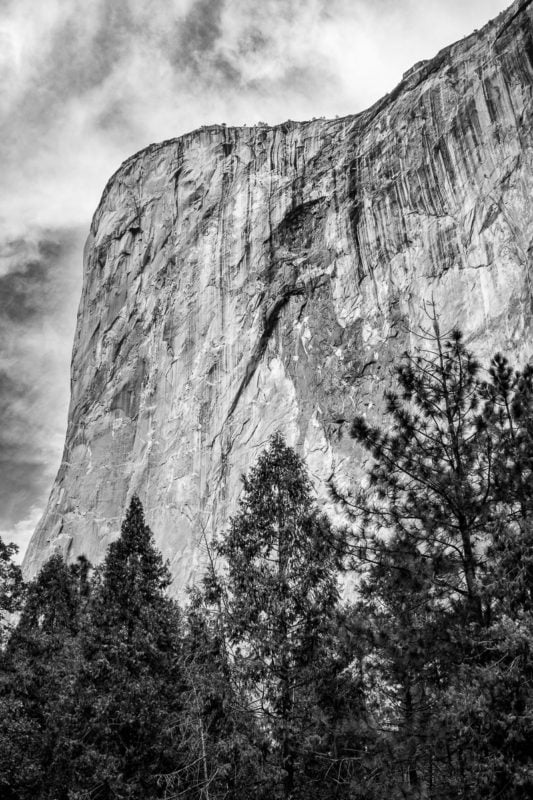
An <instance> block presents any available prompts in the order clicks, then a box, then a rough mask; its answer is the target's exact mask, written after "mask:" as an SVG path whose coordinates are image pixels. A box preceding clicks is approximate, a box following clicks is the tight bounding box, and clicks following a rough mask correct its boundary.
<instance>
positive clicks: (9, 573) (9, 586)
mask: <svg viewBox="0 0 533 800" xmlns="http://www.w3.org/2000/svg"><path fill="white" fill-rule="evenodd" d="M17 552H18V547H17V546H16V545H15V544H5V543H4V542H3V540H2V538H1V537H0V653H1V651H2V648H3V647H4V645H5V642H6V640H7V638H8V636H9V632H10V629H11V625H10V615H11V614H13V613H15V612H16V611H18V610H19V608H20V605H21V602H22V593H23V581H22V573H21V571H20V567H19V566H18V564H15V563H14V561H13V557H14V556H15V555H16V553H17Z"/></svg>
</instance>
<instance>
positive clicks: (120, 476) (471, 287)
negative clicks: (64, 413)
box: [25, 0, 533, 590]
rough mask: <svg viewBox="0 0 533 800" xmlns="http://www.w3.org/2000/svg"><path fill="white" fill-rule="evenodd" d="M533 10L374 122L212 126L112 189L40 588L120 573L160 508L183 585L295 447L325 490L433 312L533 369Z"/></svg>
mask: <svg viewBox="0 0 533 800" xmlns="http://www.w3.org/2000/svg"><path fill="white" fill-rule="evenodd" d="M532 89H533V4H532V2H531V0H529V2H523V1H522V2H517V3H515V4H514V5H512V6H511V7H510V8H509V9H508V10H507V11H506V12H505V13H504V14H502V15H500V17H498V18H497V19H496V20H493V21H492V22H491V23H489V24H488V25H487V26H486V27H485V28H484V29H483V30H482V31H479V32H475V33H474V34H472V35H471V36H470V37H468V38H466V39H464V40H463V41H461V42H458V43H456V44H454V45H452V46H451V47H449V48H447V49H445V50H443V51H442V52H440V53H439V54H438V55H437V56H436V57H435V58H434V59H432V60H430V61H427V62H422V63H419V64H417V65H416V66H415V67H414V68H413V69H412V70H410V71H409V72H408V73H406V74H405V75H404V77H403V80H402V81H401V83H400V84H399V85H398V87H397V88H396V89H395V90H394V91H393V92H392V93H391V94H390V95H388V96H386V97H385V98H383V99H382V100H381V101H379V102H378V103H377V104H376V105H375V106H374V107H372V108H371V109H369V110H368V111H366V112H364V113H361V114H358V115H356V116H351V117H346V118H343V119H335V120H320V119H319V120H313V121H312V122H304V123H296V122H287V123H285V124H283V125H280V126H277V127H268V126H258V127H255V128H229V127H225V126H211V127H206V128H202V129H201V130H197V131H194V132H193V133H190V134H188V135H186V136H182V137H180V138H178V139H174V140H171V141H167V142H163V143H162V144H157V145H152V146H150V147H148V148H146V149H145V150H143V151H142V152H140V153H138V154H136V155H135V156H133V157H132V158H130V159H128V160H127V161H126V162H125V163H124V164H123V165H122V166H121V167H120V169H119V170H118V172H117V173H116V174H115V175H114V176H113V177H112V178H111V180H110V181H109V183H108V185H107V187H106V189H105V191H104V194H103V197H102V200H101V203H100V205H99V207H98V210H97V211H96V214H95V216H94V219H93V222H92V226H91V230H90V235H89V238H88V240H87V245H86V249H85V262H84V285H83V293H82V298H81V304H80V309H79V316H78V325H77V332H76V336H75V342H74V351H73V359H72V397H71V405H70V413H69V422H68V432H67V438H66V444H65V450H64V456H63V461H62V464H61V467H60V469H59V473H58V475H57V479H56V481H55V484H54V486H53V489H52V492H51V496H50V500H49V503H48V507H47V509H46V511H45V514H44V516H43V519H42V520H41V522H40V524H39V526H38V528H37V530H36V532H35V534H34V537H33V540H32V542H31V545H30V548H29V550H28V553H27V556H26V561H25V569H26V573H27V574H30V575H31V574H34V573H35V571H36V570H37V569H38V568H39V567H40V565H41V564H42V563H43V561H44V560H45V559H46V558H47V557H48V556H49V555H50V553H51V552H52V551H53V550H54V549H57V548H59V549H60V550H61V551H62V552H63V553H65V554H66V555H68V557H69V558H75V557H76V556H77V555H79V554H80V553H85V554H86V555H87V556H88V557H89V558H90V559H91V560H93V561H98V560H99V559H100V558H101V557H102V556H103V554H104V552H105V548H106V546H107V545H108V544H109V542H110V541H111V540H112V539H113V538H114V537H115V536H116V534H117V531H118V527H119V522H120V518H121V516H122V513H123V510H124V506H125V504H126V502H127V499H128V497H129V495H130V494H131V493H132V492H137V493H138V494H139V495H140V497H141V499H142V501H143V503H144V504H145V509H146V513H147V518H148V521H149V523H150V524H151V526H152V527H153V530H154V532H155V534H156V540H157V542H158V544H159V546H160V547H161V549H162V551H163V554H164V556H165V557H166V558H168V559H169V560H170V564H171V569H172V571H173V573H174V575H175V576H176V581H175V586H176V589H177V590H179V589H180V587H183V585H184V584H185V583H186V582H187V581H188V580H189V579H190V578H191V576H192V575H194V573H195V571H196V570H197V569H198V566H199V562H200V561H201V558H202V547H201V537H202V535H203V534H204V533H205V534H207V535H208V536H209V535H210V534H211V532H212V531H213V530H214V529H215V528H216V527H220V526H223V525H224V524H225V522H226V521H227V518H228V515H229V514H230V513H231V511H232V510H233V509H234V507H235V503H236V500H237V497H238V494H239V491H240V475H241V473H242V472H243V471H245V470H246V469H247V468H248V466H249V465H250V463H251V462H253V461H254V460H255V457H256V456H257V454H258V452H259V450H260V449H261V448H262V447H263V446H264V443H265V441H266V439H267V437H268V436H269V434H271V433H272V432H273V431H275V430H277V429H281V430H282V431H283V432H284V433H285V434H286V436H287V439H288V441H289V443H291V444H293V445H295V446H297V447H298V448H299V449H300V452H302V453H303V454H304V455H305V457H306V459H307V462H308V464H309V468H310V471H311V473H312V475H313V478H314V479H315V481H316V486H317V489H318V491H319V494H321V495H322V496H323V497H325V490H324V481H325V480H327V479H328V478H329V477H330V476H332V475H334V476H335V479H336V481H337V483H339V484H340V485H342V484H343V483H345V482H347V481H350V480H352V479H353V475H354V474H356V473H357V469H358V466H357V458H356V457H355V454H354V448H353V442H352V441H351V440H350V438H349V437H348V435H347V433H346V427H347V426H346V421H349V420H350V419H351V418H352V416H353V414H354V413H355V412H366V413H368V414H369V415H376V414H379V413H380V402H381V401H380V397H381V394H382V390H383V386H384V385H385V383H386V381H387V380H388V379H389V376H390V368H391V365H392V364H393V363H394V362H395V360H397V358H398V355H399V353H400V352H401V351H402V350H403V349H404V348H405V346H406V345H407V344H408V337H409V335H410V334H409V333H407V329H408V328H409V327H410V328H413V327H416V326H417V324H418V323H419V322H420V319H421V315H422V313H423V312H422V306H423V303H424V301H427V300H430V299H431V298H434V300H435V302H436V304H437V306H438V308H439V309H440V311H441V314H442V320H443V325H444V326H447V325H449V324H453V323H456V322H458V323H459V324H460V325H461V326H462V328H463V330H464V331H465V333H466V335H467V338H468V340H469V342H470V343H471V345H472V346H473V347H474V348H475V349H477V350H478V351H479V352H480V354H481V355H487V354H490V353H491V352H492V351H494V350H495V349H497V348H501V349H503V350H504V351H506V352H507V353H512V354H513V355H514V356H515V357H516V358H517V359H518V360H520V361H523V360H524V359H525V358H527V357H529V356H530V355H531V353H532V352H533V338H532V302H533V294H532V288H531V280H532V278H531V269H532V248H533V202H532V199H533V97H532Z"/></svg>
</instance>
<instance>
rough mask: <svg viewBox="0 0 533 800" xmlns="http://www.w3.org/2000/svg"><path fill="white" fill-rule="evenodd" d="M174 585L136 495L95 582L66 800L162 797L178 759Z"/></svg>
mask: <svg viewBox="0 0 533 800" xmlns="http://www.w3.org/2000/svg"><path fill="white" fill-rule="evenodd" d="M169 583H170V577H169V572H168V569H167V566H166V565H165V564H164V562H163V560H162V557H161V554H160V553H159V552H158V551H157V549H156V547H155V545H154V542H153V537H152V533H151V531H150V529H149V527H148V526H147V525H146V523H145V520H144V513H143V509H142V505H141V503H140V501H139V499H138V498H137V497H133V498H132V500H131V504H130V506H129V509H128V512H127V514H126V518H125V520H124V522H123V523H122V529H121V535H120V537H119V538H118V539H117V540H116V541H115V542H113V543H112V544H111V545H110V546H109V549H108V552H107V556H106V559H105V561H104V563H103V566H102V568H101V570H100V571H99V572H98V574H97V576H96V578H95V580H94V587H93V593H92V598H91V604H90V607H89V612H88V617H87V623H86V627H85V629H84V630H83V633H82V636H81V654H82V664H81V669H80V672H79V676H78V681H77V686H76V701H75V703H74V706H73V708H72V709H71V714H70V718H71V727H70V730H69V731H68V735H67V737H66V740H65V746H64V754H65V760H66V761H68V763H69V764H70V775H69V777H68V781H67V782H66V783H67V787H68V790H67V787H65V791H64V793H63V794H59V793H58V795H57V796H58V798H59V797H63V796H64V797H65V798H67V797H68V798H69V799H70V798H78V797H85V796H87V794H90V796H91V797H93V798H95V800H106V799H107V798H109V800H110V799H111V798H128V799H130V798H131V799H132V800H133V798H139V800H141V798H142V800H148V798H155V797H160V796H163V795H164V792H165V790H164V777H163V776H164V775H166V774H168V772H170V771H171V770H172V769H175V768H176V767H177V766H178V765H179V764H178V762H179V756H178V754H179V753H180V746H181V745H180V726H179V718H180V713H181V709H182V705H181V688H182V686H181V683H182V675H181V670H180V665H179V660H180V637H179V618H178V611H177V608H176V606H175V605H174V603H173V602H172V601H171V600H170V599H169V598H168V597H167V595H166V591H165V590H166V588H167V587H168V585H169Z"/></svg>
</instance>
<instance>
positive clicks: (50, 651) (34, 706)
mask: <svg viewBox="0 0 533 800" xmlns="http://www.w3.org/2000/svg"><path fill="white" fill-rule="evenodd" d="M87 570H88V564H87V562H86V561H85V560H84V559H81V560H80V561H78V562H77V563H76V564H74V565H71V566H67V565H66V564H65V562H64V561H63V559H62V557H61V556H60V555H54V556H52V557H51V558H50V559H49V561H47V562H46V564H44V566H43V568H42V569H41V572H40V573H39V575H38V576H37V578H36V579H35V580H34V581H32V582H31V583H30V584H29V586H28V588H27V592H26V598H25V604H24V608H23V610H22V613H21V616H20V620H19V622H18V625H17V627H16V629H15V630H14V632H13V634H12V636H11V638H10V640H9V643H8V646H7V648H6V652H5V656H4V662H3V670H2V685H1V692H0V705H1V708H2V712H3V713H2V719H1V721H0V739H1V743H2V746H1V747H0V751H1V752H2V756H0V787H2V796H3V797H17V798H19V799H20V800H22V798H35V797H42V798H45V797H48V796H54V793H53V786H54V785H55V782H56V779H57V777H58V775H57V771H56V769H55V767H54V763H55V753H56V748H57V747H58V743H59V742H60V741H61V738H62V725H63V711H64V709H65V708H66V707H67V706H68V703H69V701H70V700H71V691H72V686H73V681H74V677H75V674H76V669H77V666H78V663H79V653H78V649H77V634H78V631H79V627H80V624H81V618H82V613H83V606H84V602H85V599H86V595H87V586H88V585H87ZM50 793H51V794H50Z"/></svg>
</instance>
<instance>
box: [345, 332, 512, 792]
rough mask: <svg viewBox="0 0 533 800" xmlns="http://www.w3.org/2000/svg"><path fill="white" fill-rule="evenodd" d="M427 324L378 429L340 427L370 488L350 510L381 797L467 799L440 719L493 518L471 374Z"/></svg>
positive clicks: (451, 341) (475, 602)
mask: <svg viewBox="0 0 533 800" xmlns="http://www.w3.org/2000/svg"><path fill="white" fill-rule="evenodd" d="M432 322H433V327H432V330H429V331H425V332H424V333H423V337H422V343H421V345H420V346H419V348H418V350H417V351H416V352H415V353H414V354H410V353H405V354H404V358H403V361H402V363H401V364H400V365H399V367H398V369H397V370H396V379H397V383H398V390H397V391H390V392H389V393H388V394H387V396H386V400H387V407H386V408H387V412H388V415H389V420H390V424H389V426H388V429H385V430H384V429H380V428H379V427H371V426H370V425H369V424H368V423H367V421H366V420H365V419H364V418H363V417H361V416H359V417H357V418H356V419H355V420H354V422H353V425H352V428H351V434H352V436H353V437H354V439H355V440H356V441H357V442H358V443H359V444H361V445H362V446H363V447H364V448H365V449H367V450H368V451H369V452H370V453H371V455H372V456H373V462H372V465H371V467H370V471H369V477H370V489H369V490H368V491H367V492H361V493H360V494H359V496H358V498H356V501H355V502H356V506H357V507H358V512H359V523H360V528H359V530H360V535H359V540H358V542H357V550H358V553H359V554H360V555H362V556H363V560H364V561H366V564H367V567H366V576H365V580H364V583H363V604H362V605H363V610H364V611H366V613H367V615H368V618H369V621H370V622H371V623H372V625H373V644H372V651H373V654H374V658H373V660H372V659H370V660H369V662H368V663H370V664H372V669H371V671H372V673H373V678H372V679H373V680H374V682H375V683H376V685H377V686H380V687H381V690H380V691H381V694H380V695H379V697H380V705H381V709H380V710H379V713H378V716H379V717H380V719H381V722H380V725H381V727H383V728H385V729H388V730H389V735H388V736H386V737H385V739H384V740H383V742H384V744H385V746H386V747H391V748H392V749H391V753H392V756H393V757H392V758H391V759H389V763H390V764H391V766H392V767H393V768H392V771H389V772H388V773H387V771H385V773H384V777H386V775H387V774H388V776H389V777H387V778H386V780H387V781H388V785H387V787H386V791H387V793H388V794H389V795H391V796H392V797H394V796H396V795H395V792H396V794H397V796H398V797H402V796H404V793H405V792H407V793H408V794H409V796H412V797H420V798H422V797H425V796H428V793H429V796H437V794H438V792H439V791H442V792H453V791H466V788H465V786H466V784H465V782H464V780H463V779H462V778H461V776H460V773H461V769H462V768H461V759H462V757H463V754H461V753H459V752H458V749H457V745H456V740H457V730H452V729H450V726H452V728H453V725H452V723H451V718H450V716H447V717H446V716H445V715H444V714H443V713H442V714H441V712H443V711H444V708H443V705H444V702H445V697H446V694H445V693H446V691H447V690H448V688H449V687H450V686H451V685H454V683H453V681H454V672H455V675H457V670H458V667H459V665H460V664H461V662H462V661H463V660H464V659H465V658H467V657H470V656H469V655H468V654H469V653H470V655H471V651H472V647H473V640H472V636H474V633H473V631H475V630H478V631H479V630H482V629H483V628H484V627H485V626H486V624H487V621H488V616H489V608H490V602H489V601H488V600H487V602H486V603H485V602H484V601H485V600H486V594H485V593H484V591H483V588H482V581H481V578H482V574H481V573H482V564H483V560H484V555H483V553H484V549H485V547H486V545H485V542H486V537H487V533H488V532H489V531H490V530H491V528H492V527H493V526H494V524H495V521H496V519H497V517H498V513H499V510H498V499H497V496H496V494H495V490H494V479H493V476H494V463H493V461H494V440H493V437H492V436H491V433H490V432H489V430H488V428H487V425H486V424H485V422H484V420H483V417H482V414H481V411H482V399H483V392H482V384H481V379H480V375H479V371H480V365H479V364H478V362H477V360H476V359H475V358H474V356H473V354H472V353H471V352H470V351H469V350H468V349H467V347H466V346H465V344H464V342H463V338H462V335H461V333H460V332H459V331H458V330H453V331H451V332H450V333H449V334H448V335H442V334H441V331H440V329H439V325H438V322H437V320H436V318H433V320H432ZM472 626H473V627H472ZM457 724H459V723H457ZM454 740H455V741H454ZM456 776H458V778H457V782H458V785H457V786H456V787H455V788H453V787H452V784H454V785H455V783H454V781H455V777H456ZM448 777H451V778H452V780H451V781H450V780H448ZM462 780H463V782H462V784H461V781H462ZM459 784H460V786H459ZM435 793H437V794H435ZM449 796H452V795H451V794H450V795H449Z"/></svg>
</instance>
